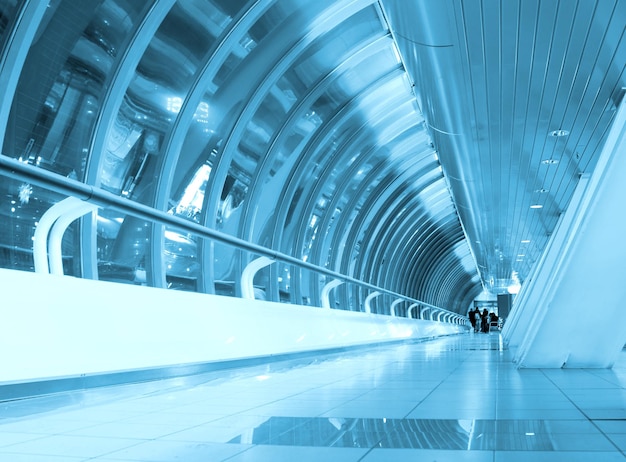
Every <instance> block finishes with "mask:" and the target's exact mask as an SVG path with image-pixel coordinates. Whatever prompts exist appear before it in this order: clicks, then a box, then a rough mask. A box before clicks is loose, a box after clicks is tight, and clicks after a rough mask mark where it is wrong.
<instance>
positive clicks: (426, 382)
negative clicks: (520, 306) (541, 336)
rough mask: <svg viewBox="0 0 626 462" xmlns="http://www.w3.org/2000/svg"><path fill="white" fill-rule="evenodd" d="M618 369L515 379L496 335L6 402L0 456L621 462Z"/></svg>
mask: <svg viewBox="0 0 626 462" xmlns="http://www.w3.org/2000/svg"><path fill="white" fill-rule="evenodd" d="M625 453H626V354H625V355H622V357H621V358H620V360H619V362H618V364H617V365H616V366H615V367H614V368H613V369H612V370H604V369H603V370H591V369H589V370H546V369H536V370H535V369H527V370H517V369H516V368H515V366H514V364H512V363H511V361H510V353H509V351H507V350H506V349H504V348H503V345H502V341H501V337H500V335H499V334H498V333H495V332H492V333H490V334H474V333H468V334H464V335H459V336H453V337H446V338H442V339H437V340H432V341H427V342H422V343H414V344H408V345H406V344H405V345H400V346H397V345H396V346H383V347H378V348H375V349H362V350H357V351H355V352H351V353H349V354H336V355H330V356H326V357H323V358H318V359H317V360H300V361H297V362H295V361H291V362H281V363H274V364H272V365H269V366H257V367H251V368H244V369H237V370H232V371H228V372H221V373H212V374H205V375H201V376H194V377H189V378H185V379H175V380H174V379H173V380H167V381H162V382H153V383H147V384H142V385H133V386H124V387H110V388H103V389H98V390H91V391H88V392H72V393H62V394H56V395H53V396H47V397H42V398H38V399H28V400H19V401H12V402H4V403H0V461H11V462H19V461H28V462H39V461H45V462H56V461H68V462H72V461H84V460H95V461H99V462H105V461H107V462H113V461H117V462H120V461H146V462H147V461H150V462H169V461H185V462H194V461H207V462H213V461H231V462H243V461H268V462H279V461H289V462H294V461H295V462H308V461H311V462H313V461H315V462H327V461H341V462H352V461H354V462H356V461H364V462H383V461H384V462H388V461H393V462H396V461H437V462H445V461H454V462H458V461H461V462H463V461H480V462H483V461H484V462H487V461H488V462H515V461H533V462H546V461H550V462H551V461H559V462H561V461H567V462H572V461H574V462H577V461H600V462H603V461H623V460H626V456H625V455H624V454H625Z"/></svg>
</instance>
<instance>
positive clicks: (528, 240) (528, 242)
mask: <svg viewBox="0 0 626 462" xmlns="http://www.w3.org/2000/svg"><path fill="white" fill-rule="evenodd" d="M522 244H530V239H522Z"/></svg>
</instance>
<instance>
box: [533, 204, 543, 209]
mask: <svg viewBox="0 0 626 462" xmlns="http://www.w3.org/2000/svg"><path fill="white" fill-rule="evenodd" d="M530 208H531V209H541V208H543V205H541V204H533V205H531V206H530Z"/></svg>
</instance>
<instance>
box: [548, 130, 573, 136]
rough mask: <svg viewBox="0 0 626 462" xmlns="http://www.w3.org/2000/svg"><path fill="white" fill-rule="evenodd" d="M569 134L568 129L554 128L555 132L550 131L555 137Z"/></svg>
mask: <svg viewBox="0 0 626 462" xmlns="http://www.w3.org/2000/svg"><path fill="white" fill-rule="evenodd" d="M567 135H569V132H568V131H567V130H560V129H559V130H554V131H553V132H550V136H554V137H561V136H567Z"/></svg>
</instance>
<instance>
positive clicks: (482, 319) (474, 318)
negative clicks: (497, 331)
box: [468, 307, 498, 333]
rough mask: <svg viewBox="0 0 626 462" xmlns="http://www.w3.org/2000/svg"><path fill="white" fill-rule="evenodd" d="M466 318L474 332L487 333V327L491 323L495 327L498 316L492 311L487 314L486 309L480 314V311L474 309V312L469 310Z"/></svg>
mask: <svg viewBox="0 0 626 462" xmlns="http://www.w3.org/2000/svg"><path fill="white" fill-rule="evenodd" d="M468 316H469V319H470V323H472V327H473V328H474V332H484V333H489V327H490V326H491V324H492V323H495V325H496V326H497V325H498V315H497V314H495V313H494V312H493V311H492V312H491V313H489V312H488V311H487V308H484V309H483V310H482V312H481V311H480V309H479V308H478V307H476V309H475V310H470V312H469V315H468Z"/></svg>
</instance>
